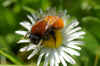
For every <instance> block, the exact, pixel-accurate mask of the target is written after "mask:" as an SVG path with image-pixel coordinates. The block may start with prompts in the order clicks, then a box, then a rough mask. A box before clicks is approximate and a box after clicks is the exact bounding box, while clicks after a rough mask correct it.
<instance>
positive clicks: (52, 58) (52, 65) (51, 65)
mask: <svg viewBox="0 0 100 66" xmlns="http://www.w3.org/2000/svg"><path fill="white" fill-rule="evenodd" d="M50 66H54V57H53V56H51V57H50Z"/></svg>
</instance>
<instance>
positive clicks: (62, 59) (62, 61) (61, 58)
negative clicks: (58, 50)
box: [59, 55, 67, 66]
mask: <svg viewBox="0 0 100 66" xmlns="http://www.w3.org/2000/svg"><path fill="white" fill-rule="evenodd" d="M59 58H60V60H61V63H62V64H63V66H67V63H66V62H65V60H64V58H63V57H62V56H61V55H59Z"/></svg>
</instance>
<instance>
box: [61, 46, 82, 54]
mask: <svg viewBox="0 0 100 66" xmlns="http://www.w3.org/2000/svg"><path fill="white" fill-rule="evenodd" d="M61 49H62V50H64V51H65V52H67V53H69V54H70V55H76V56H80V53H79V52H77V51H75V50H73V49H70V48H65V47H61Z"/></svg>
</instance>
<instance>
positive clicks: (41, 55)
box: [37, 53, 45, 66]
mask: <svg viewBox="0 0 100 66" xmlns="http://www.w3.org/2000/svg"><path fill="white" fill-rule="evenodd" d="M44 54H45V53H41V54H40V55H39V58H38V61H37V66H39V65H40V62H41V59H42V57H43V55H44Z"/></svg>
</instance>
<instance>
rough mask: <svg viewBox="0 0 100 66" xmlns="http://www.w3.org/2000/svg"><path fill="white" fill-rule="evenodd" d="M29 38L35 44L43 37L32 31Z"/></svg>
mask: <svg viewBox="0 0 100 66" xmlns="http://www.w3.org/2000/svg"><path fill="white" fill-rule="evenodd" d="M29 38H30V40H31V42H32V43H34V44H38V43H39V41H40V39H41V37H40V36H39V35H35V34H32V33H30V35H29Z"/></svg>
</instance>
